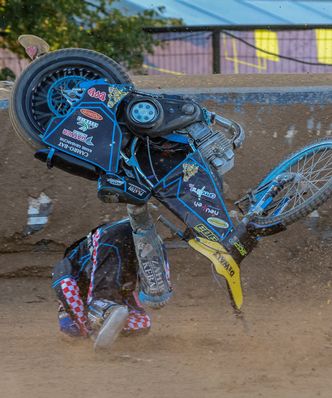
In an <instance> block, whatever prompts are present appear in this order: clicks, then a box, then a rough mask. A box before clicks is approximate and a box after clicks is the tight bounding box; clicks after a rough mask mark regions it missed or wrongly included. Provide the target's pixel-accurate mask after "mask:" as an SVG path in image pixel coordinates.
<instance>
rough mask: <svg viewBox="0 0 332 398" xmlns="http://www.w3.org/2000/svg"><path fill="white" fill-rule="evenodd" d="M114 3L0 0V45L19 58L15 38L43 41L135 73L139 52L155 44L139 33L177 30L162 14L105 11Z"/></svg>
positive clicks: (20, 51)
mask: <svg viewBox="0 0 332 398" xmlns="http://www.w3.org/2000/svg"><path fill="white" fill-rule="evenodd" d="M112 3H115V1H114V0H99V1H93V2H91V1H84V0H0V30H1V38H0V44H1V47H3V48H8V49H10V50H12V51H13V52H15V53H17V54H20V55H21V56H23V55H24V50H23V48H22V47H20V45H19V44H18V43H17V38H18V36H19V35H21V34H33V35H37V36H40V37H42V38H43V39H44V40H46V41H47V42H48V43H49V45H50V47H51V50H56V49H59V48H66V47H81V48H89V49H92V50H96V51H100V52H102V53H104V54H106V55H108V56H110V57H112V58H114V59H115V60H116V61H118V62H122V63H124V64H125V65H126V66H127V67H128V68H131V69H134V68H139V67H140V65H142V62H143V55H144V53H151V52H152V51H153V46H154V45H155V44H158V43H157V42H156V41H155V40H154V39H153V37H152V35H150V34H148V33H145V32H144V31H143V28H144V27H148V26H169V25H180V24H181V20H179V19H166V18H163V17H162V13H163V9H162V8H157V9H151V10H146V11H144V12H142V13H140V14H136V15H133V16H126V15H124V14H123V13H122V12H121V11H119V10H118V9H116V8H110V5H111V4H112Z"/></svg>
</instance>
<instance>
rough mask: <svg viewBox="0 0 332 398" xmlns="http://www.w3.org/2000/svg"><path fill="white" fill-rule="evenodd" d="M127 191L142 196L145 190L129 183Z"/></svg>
mask: <svg viewBox="0 0 332 398" xmlns="http://www.w3.org/2000/svg"><path fill="white" fill-rule="evenodd" d="M128 191H130V192H132V193H134V194H135V195H138V196H143V195H144V194H145V190H144V189H142V188H140V187H138V186H136V185H133V184H129V186H128Z"/></svg>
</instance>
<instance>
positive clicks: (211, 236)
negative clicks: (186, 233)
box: [194, 224, 219, 242]
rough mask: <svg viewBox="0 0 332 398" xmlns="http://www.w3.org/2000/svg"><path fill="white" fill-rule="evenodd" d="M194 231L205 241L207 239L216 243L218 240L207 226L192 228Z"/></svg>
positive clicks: (198, 225) (200, 225) (199, 225)
mask: <svg viewBox="0 0 332 398" xmlns="http://www.w3.org/2000/svg"><path fill="white" fill-rule="evenodd" d="M194 230H195V231H196V232H198V233H199V234H201V235H203V236H204V237H205V238H206V239H209V240H211V241H213V242H218V241H219V238H218V236H217V235H215V234H214V233H213V232H212V231H211V230H210V229H209V228H208V227H207V226H205V225H204V224H197V225H195V227H194Z"/></svg>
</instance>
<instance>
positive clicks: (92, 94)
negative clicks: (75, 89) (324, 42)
mask: <svg viewBox="0 0 332 398" xmlns="http://www.w3.org/2000/svg"><path fill="white" fill-rule="evenodd" d="M88 94H89V96H90V97H92V98H97V99H99V100H100V101H105V100H106V93H105V91H99V90H96V89H95V88H94V87H91V88H89V90H88Z"/></svg>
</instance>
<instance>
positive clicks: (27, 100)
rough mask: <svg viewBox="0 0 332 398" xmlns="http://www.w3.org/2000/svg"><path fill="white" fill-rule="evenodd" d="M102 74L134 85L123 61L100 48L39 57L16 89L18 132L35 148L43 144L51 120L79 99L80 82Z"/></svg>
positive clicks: (13, 115) (12, 110)
mask: <svg viewBox="0 0 332 398" xmlns="http://www.w3.org/2000/svg"><path fill="white" fill-rule="evenodd" d="M100 78H103V79H105V80H106V81H107V82H109V83H113V84H131V85H132V81H131V79H130V77H129V75H128V74H127V72H126V71H125V70H124V69H123V67H122V66H121V65H119V64H118V63H117V62H115V61H113V60H112V59H111V58H109V57H107V56H105V55H103V54H100V53H98V52H96V51H92V50H86V49H76V48H68V49H63V50H58V51H54V52H50V53H47V54H46V55H43V56H41V57H40V58H38V59H36V60H35V61H33V62H32V63H31V64H30V65H29V66H28V67H27V68H26V69H25V70H24V71H23V73H22V74H21V75H20V77H19V78H18V79H17V81H16V82H15V85H14V88H13V90H12V95H11V100H10V105H9V117H10V120H11V123H12V125H13V128H14V130H15V132H16V133H17V134H18V135H19V137H20V138H22V139H23V140H24V141H25V142H27V143H28V144H29V145H30V146H31V147H33V148H34V149H40V148H43V147H44V146H45V145H44V144H43V141H42V137H43V134H44V133H45V131H46V129H47V126H48V124H49V122H50V120H51V119H52V118H53V117H55V116H64V115H65V114H66V113H67V112H68V111H69V109H70V108H71V106H73V105H74V104H75V102H77V101H79V99H80V95H81V94H82V93H81V91H82V89H80V88H79V85H80V83H82V82H84V81H87V80H96V79H100ZM69 95H70V97H69Z"/></svg>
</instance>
